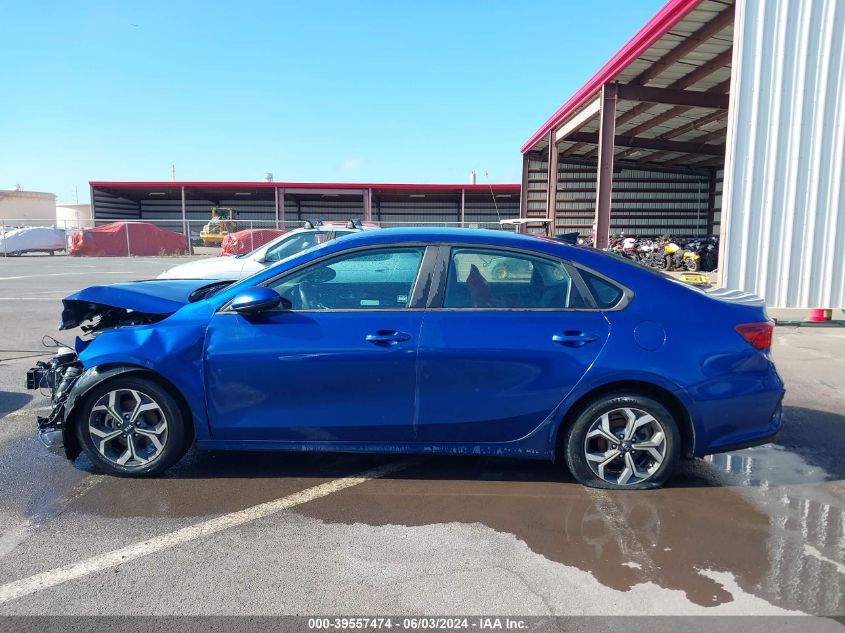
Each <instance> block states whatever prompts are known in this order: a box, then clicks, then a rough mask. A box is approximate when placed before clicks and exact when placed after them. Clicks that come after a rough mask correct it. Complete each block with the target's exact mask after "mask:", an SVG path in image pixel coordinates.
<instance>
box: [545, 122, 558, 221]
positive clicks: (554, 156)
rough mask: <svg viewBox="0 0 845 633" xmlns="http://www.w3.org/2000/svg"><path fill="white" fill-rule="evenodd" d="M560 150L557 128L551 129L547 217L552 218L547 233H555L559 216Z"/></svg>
mask: <svg viewBox="0 0 845 633" xmlns="http://www.w3.org/2000/svg"><path fill="white" fill-rule="evenodd" d="M559 158H560V152H559V151H558V148H557V143H555V130H554V128H552V129H551V130H549V181H548V187H547V189H546V218H547V219H549V220H551V222H548V223H547V224H546V233H547V234H548V235H554V233H555V224H556V221H557V218H556V217H555V216H556V215H557V179H558V173H557V166H558V160H559Z"/></svg>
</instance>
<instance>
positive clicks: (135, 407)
mask: <svg viewBox="0 0 845 633" xmlns="http://www.w3.org/2000/svg"><path fill="white" fill-rule="evenodd" d="M185 424H186V422H185V420H184V418H183V416H182V412H181V410H180V408H179V405H178V404H177V403H176V401H175V400H174V399H173V397H172V396H171V395H170V394H169V393H168V392H167V390H166V389H164V388H163V387H162V386H161V385H159V384H158V383H157V382H155V381H153V380H150V379H148V378H143V377H132V376H127V377H124V378H115V379H113V380H110V381H107V382H105V383H103V384H102V385H97V386H96V387H94V388H93V389H92V390H91V392H90V393H88V395H87V396H86V397H85V400H84V402H83V403H82V406H81V408H80V410H79V415H78V416H77V417H76V436H77V439H78V440H79V444H80V446H82V449H83V450H84V451H85V454H86V455H88V457H89V458H90V459H91V461H92V462H93V463H94V465H95V466H97V467H98V468H99V469H100V470H103V471H105V472H106V473H109V474H112V475H119V476H124V477H141V476H146V475H156V474H158V473H160V472H162V471H164V470H166V469H167V468H169V467H170V466H172V465H173V464H175V463H176V462H177V461H178V460H179V458H180V457H182V455H183V454H184V453H185V451H186V449H187V446H186V438H187V437H188V434H187V429H186V426H185Z"/></svg>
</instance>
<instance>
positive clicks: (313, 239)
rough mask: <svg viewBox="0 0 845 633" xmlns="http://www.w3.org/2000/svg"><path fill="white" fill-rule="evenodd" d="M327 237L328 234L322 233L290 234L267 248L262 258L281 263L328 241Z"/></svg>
mask: <svg viewBox="0 0 845 633" xmlns="http://www.w3.org/2000/svg"><path fill="white" fill-rule="evenodd" d="M328 237H329V234H328V233H325V232H323V231H307V232H302V233H294V234H291V235H290V236H289V237H288V238H286V239H283V240H281V241H280V242H279V243H278V244H276V245H275V246H272V247H271V248H269V249H268V250H267V254H266V255H265V256H264V261H267V262H278V261H281V260H283V259H285V258H286V257H290V256H291V255H295V254H296V253H300V252H302V251H304V250H306V249H308V248H311V247H312V246H316V245H317V244H322V243H323V242H325V241H326V240H328Z"/></svg>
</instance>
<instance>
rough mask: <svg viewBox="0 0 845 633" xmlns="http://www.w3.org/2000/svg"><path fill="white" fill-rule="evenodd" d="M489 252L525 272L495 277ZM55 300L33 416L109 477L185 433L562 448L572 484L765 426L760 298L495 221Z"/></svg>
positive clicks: (658, 473) (135, 467) (178, 451)
mask: <svg viewBox="0 0 845 633" xmlns="http://www.w3.org/2000/svg"><path fill="white" fill-rule="evenodd" d="M493 257H496V258H513V259H517V260H520V262H519V263H516V262H514V268H517V269H524V268H527V269H528V270H530V275H527V276H525V277H522V276H520V277H518V278H513V279H497V278H496V277H495V276H493V275H492V274H491V272H490V271H489V270H483V269H482V266H481V265H480V264H482V263H483V262H484V261H485V260H488V259H489V258H493ZM64 305H65V309H64V312H63V314H62V327H63V328H65V329H67V328H74V327H77V326H85V327H86V328H87V329H88V331H89V333H91V334H96V336H94V337H93V338H84V339H77V341H76V345H75V350H70V349H62V350H60V351H59V353H58V354H57V355H56V356H55V357H53V358H52V359H51V360H50V361H47V362H41V363H40V364H39V365H38V366H37V367H35V368H33V369H31V370H30V372H29V374H28V376H27V378H28V385H29V386H30V387H31V388H37V387H39V386H48V387H50V388H51V389H52V398H53V407H54V408H53V410H52V412H51V414H50V415H49V416H47V417H46V418H40V419H39V420H38V426H39V434H40V437H42V439H43V441H44V442H45V443H46V444H48V445H49V446H51V447H52V448H53V449H55V450H63V451H64V452H65V454H66V455H67V456H68V457H71V458H73V457H75V456H76V455H77V454H78V453H79V452H80V451H84V452H85V453H86V454H87V455H88V456H89V457H90V458H91V460H92V461H93V463H94V464H96V465H97V467H99V468H101V469H102V470H104V471H106V472H109V473H112V474H116V475H123V476H141V475H151V474H155V473H160V472H162V471H163V470H165V469H166V468H168V467H169V466H171V465H172V464H174V463H175V462H176V461H177V460H178V459H179V458H180V457H181V456H182V455H183V454H184V453H185V451H186V450H187V448H188V446H189V445H190V444H191V443H195V444H196V446H197V447H198V448H200V449H235V450H244V449H247V450H287V451H302V450H308V451H353V452H392V453H397V452H398V453H420V454H438V453H448V454H466V455H492V456H508V457H523V458H528V459H545V460H560V461H563V462H565V463H566V465H567V466H568V467H569V469H570V471H571V472H572V473H573V475H574V476H575V477H576V479H577V480H578V481H580V482H582V483H584V484H586V485H590V486H598V487H604V488H619V489H626V488H650V487H656V486H659V485H661V484H662V483H663V482H665V481H666V479H667V478H668V477H669V475H670V474H671V472H672V470H673V469H674V467H675V466H676V464H677V462H678V460H679V459H680V458H691V457H694V456H702V455H707V454H710V453H714V452H720V451H728V450H734V449H737V448H741V447H747V446H753V445H756V444H761V443H766V442H769V441H772V439H773V438H774V437H775V436H776V434H777V433H778V430H779V428H780V424H781V415H782V408H781V401H782V398H783V395H784V386H783V383H782V381H781V379H780V377H779V376H778V374H777V371H776V370H775V366H774V363H773V361H772V358H771V354H770V347H771V339H772V329H773V324H772V322H771V321H769V319H768V318H767V316H766V312H765V307H764V305H763V303H762V301H761V300H760V299H759V298H757V297H755V296H754V295H750V294H747V293H735V292H734V293H732V292H726V291H718V292H716V291H714V292H704V291H701V290H698V289H696V288H692V287H690V286H687V285H685V284H682V283H680V282H677V281H675V280H672V279H669V278H666V277H664V276H662V275H660V274H658V273H655V272H653V271H650V270H647V269H644V268H643V267H641V266H639V265H637V264H634V263H632V262H630V261H629V260H625V259H624V258H621V259H620V258H615V257H613V256H610V255H606V254H603V253H600V252H597V251H594V250H593V249H588V248H584V247H579V246H572V245H567V244H563V243H561V242H557V241H554V240H548V239H537V238H535V237H529V236H524V235H516V234H509V233H505V232H502V231H484V230H467V229H421V228H413V229H385V230H382V231H364V232H361V233H358V234H356V235H349V236H346V237H343V238H340V239H337V240H333V241H329V242H326V243H324V244H322V245H320V246H318V247H316V248H312V249H310V250H307V251H303V252H302V253H299V254H298V255H295V256H293V257H290V258H288V259H285V260H283V261H281V262H279V263H278V264H277V265H276V266H273V267H270V268H268V269H266V270H264V271H262V272H259V273H257V274H255V275H254V276H252V277H250V278H249V279H245V280H243V281H241V282H239V283H234V284H226V283H225V282H220V283H218V284H209V283H208V282H205V281H202V280H180V281H173V280H154V281H146V282H140V283H135V284H116V285H114V286H94V287H91V288H87V289H85V290H82V291H80V292H78V293H75V294H74V295H71V296H69V297H67V298H66V299H65V301H64ZM666 305H672V306H673V309H672V310H666V309H665V306H666ZM690 332H694V335H691V334H690Z"/></svg>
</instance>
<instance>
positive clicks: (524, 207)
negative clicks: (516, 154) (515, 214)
mask: <svg viewBox="0 0 845 633" xmlns="http://www.w3.org/2000/svg"><path fill="white" fill-rule="evenodd" d="M528 163H529V159H528V152H526V153H525V154H523V155H522V184H521V185H520V187H519V217H521V218H527V217H528Z"/></svg>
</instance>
